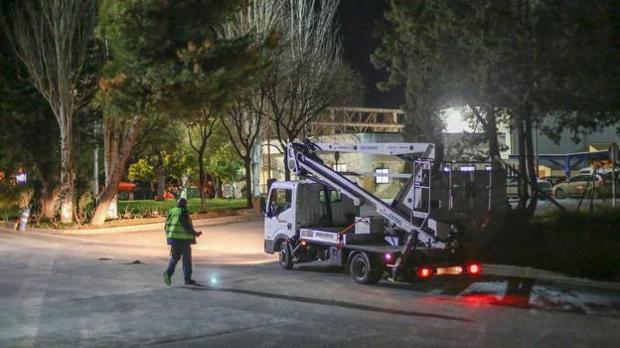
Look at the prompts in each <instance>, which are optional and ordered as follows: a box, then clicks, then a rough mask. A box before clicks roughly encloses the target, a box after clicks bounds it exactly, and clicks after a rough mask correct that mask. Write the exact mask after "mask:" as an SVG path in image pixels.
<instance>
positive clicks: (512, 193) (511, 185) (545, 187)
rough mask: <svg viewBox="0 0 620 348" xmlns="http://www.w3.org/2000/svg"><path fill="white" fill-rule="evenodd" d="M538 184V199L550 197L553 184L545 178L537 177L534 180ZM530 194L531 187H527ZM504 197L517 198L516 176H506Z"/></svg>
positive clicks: (517, 183) (517, 185)
mask: <svg viewBox="0 0 620 348" xmlns="http://www.w3.org/2000/svg"><path fill="white" fill-rule="evenodd" d="M536 183H537V184H538V189H539V190H540V191H541V192H539V193H538V198H539V199H545V198H547V197H551V195H552V189H553V185H551V183H550V182H549V181H547V180H544V179H538V180H536ZM528 189H529V190H530V191H529V194H530V196H531V195H532V189H531V188H529V187H528ZM506 197H508V198H518V197H519V178H518V177H516V176H509V177H506Z"/></svg>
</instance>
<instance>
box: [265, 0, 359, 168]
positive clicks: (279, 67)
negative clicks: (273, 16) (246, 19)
mask: <svg viewBox="0 0 620 348" xmlns="http://www.w3.org/2000/svg"><path fill="white" fill-rule="evenodd" d="M338 4H339V1H338V0H326V1H316V0H310V1H300V0H290V1H288V2H287V3H286V6H285V8H284V15H283V18H282V20H281V21H280V22H279V31H280V32H281V33H282V36H283V38H282V41H283V43H284V44H283V46H282V48H281V50H280V52H278V54H276V55H275V57H274V58H273V60H274V63H273V64H272V65H271V69H269V72H268V74H267V76H268V81H267V83H266V84H265V86H266V88H265V92H266V100H267V103H268V106H269V109H268V116H269V117H270V120H271V121H272V123H273V124H274V129H275V132H276V137H277V138H278V141H279V142H280V146H281V147H282V148H283V149H284V147H285V146H286V144H287V143H288V142H291V141H294V140H296V139H298V138H299V137H301V136H302V135H303V132H304V131H305V130H306V128H307V125H308V123H310V122H311V121H312V120H314V119H315V118H316V117H317V116H318V115H320V114H321V113H322V112H324V111H325V110H326V109H327V107H330V106H334V105H337V104H344V103H346V102H347V101H350V100H353V99H355V96H358V95H359V91H360V90H361V89H360V88H359V83H356V82H357V80H356V77H355V75H354V74H353V73H352V72H351V70H350V69H349V68H348V67H346V66H345V65H344V64H343V63H342V60H341V53H342V45H341V43H340V40H339V34H338V30H337V27H336V11H337V8H338ZM286 177H287V179H289V177H290V173H289V171H288V167H286Z"/></svg>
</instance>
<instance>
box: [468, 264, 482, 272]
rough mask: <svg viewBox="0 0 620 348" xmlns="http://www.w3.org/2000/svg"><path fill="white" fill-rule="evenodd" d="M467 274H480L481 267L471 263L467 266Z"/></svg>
mask: <svg viewBox="0 0 620 348" xmlns="http://www.w3.org/2000/svg"><path fill="white" fill-rule="evenodd" d="M467 273H469V274H480V273H482V267H481V266H480V264H479V263H472V264H469V265H467Z"/></svg>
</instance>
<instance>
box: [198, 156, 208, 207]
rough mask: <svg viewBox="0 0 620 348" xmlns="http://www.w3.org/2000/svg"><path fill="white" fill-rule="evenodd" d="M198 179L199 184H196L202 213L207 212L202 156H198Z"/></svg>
mask: <svg viewBox="0 0 620 348" xmlns="http://www.w3.org/2000/svg"><path fill="white" fill-rule="evenodd" d="M198 177H199V180H200V182H199V183H198V189H199V190H200V207H201V208H202V211H203V212H205V213H206V212H207V193H206V192H205V191H206V182H207V175H206V173H205V167H204V158H203V156H198Z"/></svg>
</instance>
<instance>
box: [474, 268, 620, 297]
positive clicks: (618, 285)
mask: <svg viewBox="0 0 620 348" xmlns="http://www.w3.org/2000/svg"><path fill="white" fill-rule="evenodd" d="M482 267H483V270H484V271H483V275H489V276H500V277H515V278H527V279H535V280H539V281H541V282H547V283H552V284H558V285H568V286H578V287H588V288H596V289H604V290H615V291H620V282H604V281H598V280H590V279H585V278H576V277H570V276H567V275H565V274H562V273H558V272H553V271H545V270H542V269H537V268H531V267H521V266H511V265H495V264H483V265H482Z"/></svg>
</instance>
